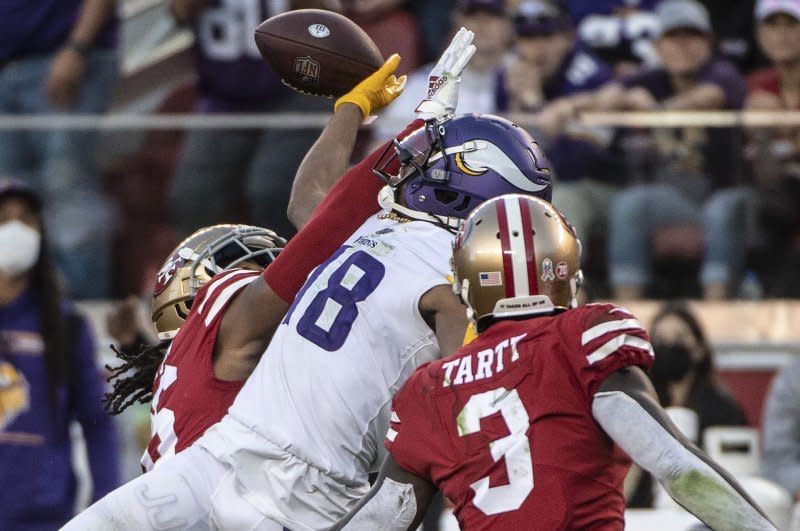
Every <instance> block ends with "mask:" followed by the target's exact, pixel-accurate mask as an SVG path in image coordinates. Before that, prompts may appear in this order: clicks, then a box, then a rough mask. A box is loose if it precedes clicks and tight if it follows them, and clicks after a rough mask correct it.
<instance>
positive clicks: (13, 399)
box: [0, 361, 30, 430]
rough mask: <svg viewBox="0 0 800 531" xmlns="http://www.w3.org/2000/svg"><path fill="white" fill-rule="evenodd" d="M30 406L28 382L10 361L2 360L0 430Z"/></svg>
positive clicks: (0, 362)
mask: <svg viewBox="0 0 800 531" xmlns="http://www.w3.org/2000/svg"><path fill="white" fill-rule="evenodd" d="M29 407H30V393H29V391H28V382H27V381H26V380H25V377H24V376H23V375H22V373H21V372H19V371H17V370H16V368H14V366H13V365H11V364H10V363H8V362H5V361H0V430H2V429H3V428H5V427H6V426H8V425H9V424H10V423H11V422H12V421H13V420H14V419H15V418H17V417H18V416H19V415H20V413H23V412H25V411H27V410H28V408H29Z"/></svg>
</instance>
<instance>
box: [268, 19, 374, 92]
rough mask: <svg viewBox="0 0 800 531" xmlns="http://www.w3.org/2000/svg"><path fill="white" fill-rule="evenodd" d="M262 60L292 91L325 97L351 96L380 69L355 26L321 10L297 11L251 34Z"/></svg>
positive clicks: (370, 44) (371, 44)
mask: <svg viewBox="0 0 800 531" xmlns="http://www.w3.org/2000/svg"><path fill="white" fill-rule="evenodd" d="M255 39H256V45H257V46H258V49H259V51H260V52H261V55H262V56H263V57H264V59H266V61H267V62H268V63H269V64H270V66H272V68H273V69H274V70H275V71H276V72H277V73H278V75H280V76H281V79H282V80H283V82H284V83H286V84H287V85H289V86H290V87H292V88H294V89H296V90H299V91H301V92H305V93H308V94H314V95H319V96H327V97H338V96H341V95H343V94H346V93H347V92H349V91H350V89H352V88H353V87H354V86H355V85H356V84H358V82H359V81H361V80H362V79H364V78H365V77H367V76H368V75H370V74H371V73H373V72H375V70H377V69H378V68H380V66H381V65H382V64H383V56H382V55H381V52H380V51H379V50H378V47H377V46H375V43H374V42H372V39H370V38H369V35H367V34H366V32H365V31H364V30H362V29H361V28H360V27H358V25H357V24H356V23H355V22H353V21H352V20H350V19H349V18H347V17H345V16H344V15H340V14H338V13H334V12H333V11H325V10H323V9H297V10H295V11H288V12H286V13H281V14H280V15H276V16H274V17H270V18H268V19H267V20H265V21H264V22H262V23H261V24H260V25H259V26H258V27H257V28H256V32H255Z"/></svg>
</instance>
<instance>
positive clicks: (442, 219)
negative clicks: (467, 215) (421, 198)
mask: <svg viewBox="0 0 800 531" xmlns="http://www.w3.org/2000/svg"><path fill="white" fill-rule="evenodd" d="M394 192H395V189H394V188H392V187H391V186H389V185H386V186H384V187H383V188H382V189H381V191H380V192H378V204H379V205H380V206H381V208H386V209H389V210H394V211H395V212H397V213H399V214H402V215H404V216H406V217H407V218H410V219H414V220H417V221H428V222H430V223H435V224H437V225H442V226H443V227H445V228H446V229H448V230H450V231H451V232H455V231H457V230H458V229H459V228H461V224H462V223H463V222H464V220H463V219H461V218H453V217H449V216H437V215H436V214H429V213H427V212H422V211H420V210H413V209H411V208H408V207H406V206H403V205H400V204H399V203H397V201H395V195H394Z"/></svg>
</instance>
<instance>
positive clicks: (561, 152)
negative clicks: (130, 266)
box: [496, 45, 622, 182]
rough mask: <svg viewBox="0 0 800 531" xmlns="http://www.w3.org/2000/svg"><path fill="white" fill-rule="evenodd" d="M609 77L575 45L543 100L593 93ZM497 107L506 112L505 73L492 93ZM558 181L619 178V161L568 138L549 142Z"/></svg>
mask: <svg viewBox="0 0 800 531" xmlns="http://www.w3.org/2000/svg"><path fill="white" fill-rule="evenodd" d="M612 78H613V72H612V70H611V68H610V67H609V66H608V65H607V64H606V63H605V62H603V61H601V60H600V59H598V58H597V57H596V56H595V55H594V54H592V53H591V52H590V51H588V50H586V49H584V48H583V47H582V46H580V45H579V46H576V47H575V48H574V49H573V50H572V51H571V52H570V53H569V54H567V56H566V57H565V58H564V61H563V62H562V64H561V67H560V68H559V69H558V72H556V74H555V75H554V76H553V78H552V79H551V80H549V81H548V82H547V83H546V84H545V86H544V87H543V93H544V99H545V101H548V102H549V101H553V100H555V99H557V98H561V97H564V96H569V95H572V94H576V93H578V92H582V91H589V90H594V89H597V88H599V87H601V86H602V85H604V84H605V83H607V82H609V81H610V80H611V79H612ZM496 100H497V108H498V110H500V111H506V110H508V106H509V102H508V94H507V90H506V80H505V73H504V72H501V73H500V75H499V76H498V82H497V91H496ZM546 151H547V157H548V158H549V159H550V162H551V164H552V165H553V168H554V169H555V172H556V175H557V176H558V179H559V181H561V182H566V181H575V180H578V179H581V178H583V177H592V178H597V179H600V180H606V181H607V180H609V179H610V178H611V176H614V177H615V178H619V176H620V175H622V172H621V171H620V164H621V161H620V160H619V156H618V154H617V153H616V152H615V151H614V150H608V149H604V148H601V147H600V146H597V145H595V144H593V143H591V142H588V141H586V140H584V139H581V138H575V137H572V136H569V135H563V136H560V137H558V138H555V139H553V141H552V142H551V143H550V144H549V145H548V147H547V150H546Z"/></svg>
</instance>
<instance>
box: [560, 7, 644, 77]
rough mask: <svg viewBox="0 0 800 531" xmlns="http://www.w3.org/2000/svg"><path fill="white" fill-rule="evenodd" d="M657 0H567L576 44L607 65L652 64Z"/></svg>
mask: <svg viewBox="0 0 800 531" xmlns="http://www.w3.org/2000/svg"><path fill="white" fill-rule="evenodd" d="M658 2H659V0H568V2H567V4H568V7H569V10H570V13H572V18H573V20H574V21H575V29H576V34H577V35H578V38H579V39H580V41H581V42H582V43H583V44H584V45H586V46H587V47H589V48H590V49H591V50H592V51H593V52H594V53H595V54H597V56H598V57H600V58H601V59H603V60H604V61H606V62H608V63H609V64H617V63H619V62H622V61H624V62H631V63H637V64H655V63H656V61H657V56H656V51H655V48H654V46H653V43H652V41H653V39H654V38H655V35H656V30H657V28H658V21H657V20H656V16H655V14H654V13H653V10H654V9H655V6H656V5H657V4H658Z"/></svg>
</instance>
